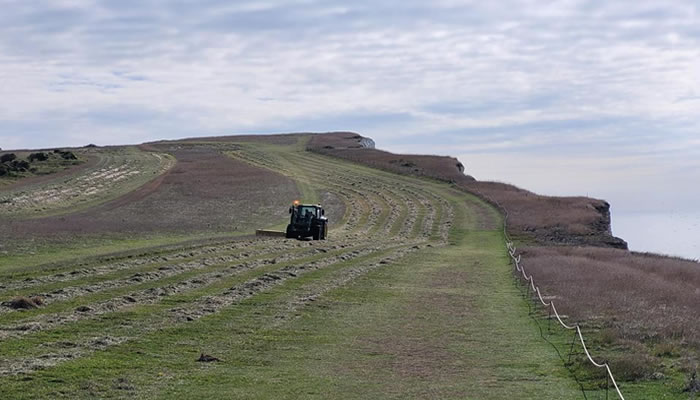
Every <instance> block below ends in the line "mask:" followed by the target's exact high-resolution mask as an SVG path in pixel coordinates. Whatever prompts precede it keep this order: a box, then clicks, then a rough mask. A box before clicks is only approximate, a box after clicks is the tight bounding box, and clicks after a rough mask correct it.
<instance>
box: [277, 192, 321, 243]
mask: <svg viewBox="0 0 700 400" xmlns="http://www.w3.org/2000/svg"><path fill="white" fill-rule="evenodd" d="M289 214H290V220H289V225H287V232H286V237H287V238H296V239H303V238H307V237H312V238H313V239H314V240H324V239H326V235H327V233H328V218H326V217H325V211H324V210H323V207H322V206H321V205H320V204H301V203H300V202H299V201H295V202H294V204H292V206H291V207H289Z"/></svg>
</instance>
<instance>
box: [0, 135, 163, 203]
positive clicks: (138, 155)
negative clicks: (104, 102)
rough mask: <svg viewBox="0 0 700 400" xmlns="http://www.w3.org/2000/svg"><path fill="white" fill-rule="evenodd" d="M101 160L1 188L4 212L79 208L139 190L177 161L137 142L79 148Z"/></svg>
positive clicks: (84, 155)
mask: <svg viewBox="0 0 700 400" xmlns="http://www.w3.org/2000/svg"><path fill="white" fill-rule="evenodd" d="M76 151H77V153H78V154H79V155H80V156H81V157H93V158H96V159H97V162H95V164H94V165H93V166H92V167H90V168H86V169H81V170H79V171H78V172H76V173H74V174H69V175H68V176H66V177H64V178H61V179H59V180H58V181H48V182H43V183H38V184H34V185H30V186H26V187H21V188H18V189H12V188H10V189H7V190H3V191H2V192H0V215H4V216H6V217H12V216H32V217H38V216H47V215H56V214H64V213H69V212H75V211H77V210H80V209H85V208H87V207H90V206H93V205H96V204H100V203H103V202H105V201H107V200H110V199H113V198H116V197H118V196H120V195H122V194H125V193H128V192H130V191H133V190H135V189H136V188H138V187H139V186H141V185H143V184H144V183H146V182H148V181H150V180H152V179H154V178H156V177H157V176H158V175H160V174H162V173H164V172H165V171H167V170H168V169H169V168H171V167H172V166H173V165H175V159H174V158H173V157H172V156H170V155H167V154H163V153H152V152H147V151H143V150H141V149H139V148H138V147H135V146H124V147H114V148H98V149H87V150H76Z"/></svg>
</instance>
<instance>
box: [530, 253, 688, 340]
mask: <svg viewBox="0 0 700 400" xmlns="http://www.w3.org/2000/svg"><path fill="white" fill-rule="evenodd" d="M522 253H523V260H524V261H523V265H524V266H525V268H526V269H527V271H528V273H530V274H532V275H533V276H534V278H535V281H536V282H537V283H538V285H539V286H540V288H541V289H543V293H546V294H548V295H554V296H556V300H555V302H556V303H557V308H558V309H559V310H560V311H561V312H562V313H564V314H567V315H569V316H570V317H571V319H573V320H575V321H580V322H581V323H582V324H584V325H589V326H593V327H596V328H601V327H605V328H607V332H608V334H607V335H614V336H616V339H617V341H634V342H640V343H645V344H649V345H651V344H658V343H666V344H668V343H678V344H680V345H682V346H687V347H690V348H692V349H693V350H694V351H698V350H700V314H698V309H699V307H700V264H699V263H697V262H694V261H689V260H682V259H679V258H673V257H663V256H658V255H652V254H643V253H632V252H628V251H625V250H618V249H605V248H594V247H527V248H524V249H523V250H522ZM667 347H668V346H667ZM659 351H662V352H668V351H669V350H668V349H659Z"/></svg>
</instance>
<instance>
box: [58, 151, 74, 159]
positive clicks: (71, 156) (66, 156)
mask: <svg viewBox="0 0 700 400" xmlns="http://www.w3.org/2000/svg"><path fill="white" fill-rule="evenodd" d="M60 154H61V157H63V159H64V160H77V159H78V157H76V156H75V154H73V152H72V151H62V152H61V153H60Z"/></svg>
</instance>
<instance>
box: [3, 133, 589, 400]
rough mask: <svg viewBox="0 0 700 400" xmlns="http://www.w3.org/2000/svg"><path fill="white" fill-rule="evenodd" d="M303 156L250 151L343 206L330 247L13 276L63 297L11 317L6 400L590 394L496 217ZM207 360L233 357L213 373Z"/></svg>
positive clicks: (285, 245)
mask: <svg viewBox="0 0 700 400" xmlns="http://www.w3.org/2000/svg"><path fill="white" fill-rule="evenodd" d="M302 148H303V143H301V144H299V145H298V146H292V147H283V146H273V145H259V146H258V145H256V146H249V145H246V146H242V147H241V150H240V151H237V152H235V153H233V154H232V156H233V157H236V158H240V159H242V160H245V161H246V162H249V163H251V164H254V165H258V166H261V167H265V168H270V169H273V170H276V171H278V172H280V173H282V174H285V175H287V176H290V177H292V178H295V179H299V180H302V181H303V184H300V186H299V187H300V190H301V192H302V193H304V194H305V196H309V197H311V198H313V199H317V198H319V197H315V196H318V194H319V193H320V192H322V191H328V192H332V193H334V194H335V195H337V196H338V197H339V198H340V199H342V201H343V202H344V203H345V204H346V214H345V216H344V217H343V218H342V222H341V223H338V224H336V225H332V228H333V229H332V231H331V235H330V237H329V240H328V241H325V242H316V243H311V242H298V241H293V240H282V239H281V240H263V241H256V240H250V241H249V242H241V244H240V245H237V244H236V242H233V244H230V245H227V244H225V243H222V244H212V245H201V246H196V245H195V246H188V247H186V248H184V247H183V248H181V249H178V248H177V246H174V247H171V248H169V249H167V250H163V249H158V250H153V251H149V250H148V249H144V250H143V251H142V252H139V253H138V254H137V255H136V256H134V257H129V258H128V259H122V258H120V259H117V260H106V261H104V262H102V261H101V262H100V263H95V261H93V258H92V256H91V258H87V259H83V258H75V259H68V260H64V261H61V262H60V264H58V265H52V266H51V268H50V269H49V270H46V271H45V270H43V269H42V268H37V267H30V268H28V269H27V271H26V273H20V272H19V271H18V272H16V273H7V274H6V275H5V278H6V282H7V283H6V285H7V287H6V288H5V289H4V290H2V288H0V293H4V295H5V296H7V295H9V294H12V295H14V294H21V292H22V284H21V282H22V281H23V280H26V279H34V280H35V281H34V282H35V283H33V284H32V285H29V286H28V288H29V289H31V290H36V291H39V292H41V291H50V293H54V297H53V298H52V301H51V302H50V304H48V305H47V306H46V307H44V308H41V309H38V310H34V311H30V312H24V313H18V312H16V311H15V312H11V311H7V310H5V311H4V314H3V313H0V332H5V336H0V398H95V397H99V398H127V397H128V398H149V399H150V398H163V399H171V398H183V399H190V398H196V397H203V398H227V399H228V398H324V399H325V398H358V399H360V398H362V399H366V398H397V399H398V398H473V399H489V398H492V399H503V398H557V399H567V398H581V394H580V391H578V388H577V387H576V385H575V382H574V381H573V380H572V379H571V377H570V376H569V374H568V372H567V371H566V369H565V368H564V367H563V365H562V364H561V362H560V361H559V359H558V358H557V357H556V353H555V352H554V350H553V349H552V348H551V347H549V345H547V344H546V342H544V341H543V340H542V339H541V338H540V337H539V333H538V330H537V327H536V326H535V325H534V323H533V322H532V320H531V319H530V318H529V317H528V314H527V303H526V302H525V300H523V298H522V297H521V296H520V294H519V292H518V289H517V287H516V286H515V285H514V284H513V278H512V275H511V272H510V268H511V267H510V266H509V264H508V259H507V258H506V255H505V252H504V249H503V238H502V236H501V233H500V229H499V221H500V216H499V215H498V214H497V213H496V211H495V210H493V209H492V208H491V207H489V206H488V205H486V204H485V203H483V202H481V201H480V200H478V199H476V198H475V197H473V196H470V195H467V194H465V193H463V192H460V191H458V190H456V189H454V188H452V187H450V186H449V185H447V184H442V183H438V182H434V181H429V180H422V179H417V178H410V177H404V176H398V175H394V174H391V173H388V172H384V171H378V170H374V169H370V168H366V167H362V166H359V165H354V164H350V163H347V162H344V161H339V160H335V159H330V158H328V157H324V156H318V155H314V154H310V153H305V152H304V151H303V150H301V149H302ZM111 266H113V268H114V270H111V269H110V268H112V267H111ZM132 278H137V279H132ZM27 282H32V281H27ZM88 284H89V285H90V286H86V285H88ZM39 292H36V293H31V292H27V293H26V294H27V295H29V294H37V293H38V294H41V293H39ZM125 299H129V300H128V301H127V300H125ZM78 305H85V306H87V307H89V309H90V311H89V312H78V311H73V310H74V309H75V307H76V306H78ZM18 324H21V325H18ZM24 327H27V328H24ZM21 329H26V331H21ZM201 352H204V353H208V354H212V355H214V356H216V357H218V358H220V359H221V361H220V362H214V363H198V362H196V361H195V360H196V359H197V357H198V356H199V355H200V353H201Z"/></svg>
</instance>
